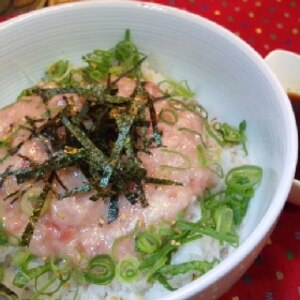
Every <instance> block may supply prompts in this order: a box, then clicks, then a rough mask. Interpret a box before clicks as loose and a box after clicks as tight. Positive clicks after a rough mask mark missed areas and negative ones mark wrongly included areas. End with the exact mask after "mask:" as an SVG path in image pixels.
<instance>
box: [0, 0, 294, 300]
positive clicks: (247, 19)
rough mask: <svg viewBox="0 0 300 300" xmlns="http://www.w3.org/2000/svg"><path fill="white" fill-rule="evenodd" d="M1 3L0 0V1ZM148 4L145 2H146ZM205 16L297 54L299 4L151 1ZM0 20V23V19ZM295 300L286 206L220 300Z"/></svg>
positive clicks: (285, 0) (258, 43)
mask: <svg viewBox="0 0 300 300" xmlns="http://www.w3.org/2000/svg"><path fill="white" fill-rule="evenodd" d="M0 1H1V0H0ZM147 2H150V1H147ZM151 2H155V3H161V4H165V5H170V6H175V7H178V8H181V9H185V10H188V11H191V12H193V13H196V14H199V15H201V16H204V17H207V18H208V19H211V20H213V21H215V22H217V23H219V24H221V25H223V26H224V27H226V28H228V29H229V30H231V31H232V32H234V33H235V34H237V35H238V36H240V37H241V38H242V39H243V40H245V41H246V42H247V43H249V44H250V45H251V46H252V47H253V48H254V49H256V51H257V52H259V53H260V54H261V55H262V56H265V55H266V54H268V53H269V52H270V51H272V50H274V49H277V48H281V49H286V50H290V51H294V52H296V53H298V54H300V0H264V1H263V0H154V1H151ZM3 20H4V18H2V19H1V16H0V21H3ZM260 299H266V300H297V299H300V207H296V206H292V205H290V204H287V205H286V206H285V208H284V210H283V213H282V215H281V217H280V219H279V222H278V224H277V226H276V228H275V230H274V232H273V234H272V236H271V238H270V239H269V241H268V243H267V245H266V246H265V247H264V249H263V250H262V252H261V253H260V255H259V256H258V258H257V259H256V261H255V263H254V264H253V265H252V266H251V267H250V268H249V270H247V271H246V273H245V275H244V276H243V277H242V278H241V279H240V280H239V281H238V283H237V284H235V286H233V287H232V288H231V290H230V291H228V292H227V293H226V294H225V295H224V296H223V297H222V298H221V300H260Z"/></svg>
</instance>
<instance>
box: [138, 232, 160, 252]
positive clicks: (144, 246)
mask: <svg viewBox="0 0 300 300" xmlns="http://www.w3.org/2000/svg"><path fill="white" fill-rule="evenodd" d="M160 245H161V241H160V239H159V237H158V236H155V235H154V234H152V233H150V232H149V231H141V232H139V233H138V234H137V235H136V237H135V250H136V251H137V252H140V253H147V254H150V253H153V252H155V251H156V250H157V249H159V247H160Z"/></svg>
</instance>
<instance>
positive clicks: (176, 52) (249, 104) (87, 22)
mask: <svg viewBox="0 0 300 300" xmlns="http://www.w3.org/2000/svg"><path fill="white" fill-rule="evenodd" d="M126 28H129V29H130V30H131V32H132V36H133V39H134V41H135V42H136V43H137V45H138V46H139V48H140V49H141V51H143V52H144V53H147V54H149V58H150V59H151V60H152V61H154V62H155V65H156V66H157V68H158V69H159V71H160V72H162V73H164V74H167V75H171V76H173V77H175V78H176V79H179V80H180V79H186V80H187V81H188V82H189V85H190V86H191V88H192V89H193V90H195V91H196V93H197V97H198V99H199V101H200V102H201V103H202V104H203V105H204V106H205V107H206V108H207V110H208V112H209V113H210V115H213V116H217V117H218V118H219V119H220V120H222V121H226V122H230V123H231V124H235V125H238V124H239V122H240V121H242V120H246V121H247V135H248V139H249V143H248V145H249V153H250V156H249V159H250V161H251V162H252V163H254V164H258V165H260V166H262V167H263V169H264V176H263V183H262V185H261V186H260V188H259V189H258V191H257V194H256V196H255V198H254V199H253V200H252V202H251V204H250V209H249V213H248V215H247V218H246V222H245V224H244V225H243V226H242V229H241V237H242V245H241V247H243V243H245V242H247V241H248V243H246V244H247V245H245V247H248V248H244V252H243V253H244V254H246V253H247V251H249V249H250V248H251V247H252V248H253V247H254V246H255V243H257V242H258V240H259V239H261V238H262V236H263V231H264V230H265V231H266V230H267V229H268V228H264V227H261V228H258V227H257V226H258V224H262V221H263V220H264V218H268V219H267V220H265V223H264V224H262V225H261V226H265V227H270V226H271V224H272V223H274V221H275V219H276V217H277V215H278V214H279V212H280V210H281V208H282V206H283V203H284V200H285V199H284V198H285V196H286V195H287V192H288V190H289V187H290V182H291V179H292V177H293V169H294V165H295V160H296V154H295V152H296V151H294V150H293V147H296V146H295V145H296V134H295V132H296V131H295V128H294V120H293V115H292V112H291V109H290V106H289V102H288V101H287V99H286V96H285V94H284V92H283V90H281V88H280V87H279V84H278V83H277V82H276V81H275V79H274V77H273V76H272V75H271V73H270V72H269V71H268V69H267V67H266V66H265V64H264V62H263V60H262V59H261V58H260V57H259V56H258V55H257V54H255V53H254V51H252V50H250V48H249V47H247V46H246V45H245V44H244V43H242V42H241V41H240V40H239V39H238V38H237V37H235V36H233V35H232V34H230V33H229V32H227V31H226V30H224V29H222V28H220V27H218V26H216V25H215V24H213V23H211V22H209V21H207V20H204V19H201V18H198V17H196V16H192V15H191V14H188V13H184V12H179V11H177V10H175V9H167V8H164V7H162V6H157V5H152V4H141V3H137V2H133V3H125V2H123V3H117V2H114V1H113V2H110V3H109V4H108V3H101V2H98V3H90V4H88V3H84V4H81V5H79V4H76V5H75V4H73V5H66V6H62V7H57V8H53V9H48V10H47V9H46V10H41V11H40V12H38V13H33V14H31V15H28V16H23V17H20V18H17V19H16V20H13V21H10V22H7V23H5V24H2V25H1V26H0V44H1V45H5V47H1V48H0V66H1V72H0V90H1V102H0V105H1V106H2V107H3V106H5V105H7V104H9V103H11V102H13V101H14V100H15V98H16V96H17V95H18V93H19V92H20V91H21V90H22V89H24V88H26V87H28V86H31V85H33V84H34V83H36V82H38V81H39V80H40V78H41V77H42V76H43V70H45V68H46V67H47V66H48V65H49V64H50V63H52V62H53V61H55V60H57V59H69V60H70V61H72V62H74V63H75V64H81V56H82V55H83V54H85V53H88V52H90V51H91V50H93V49H95V48H110V47H111V46H113V45H114V44H115V43H116V42H117V41H119V40H120V39H121V38H122V36H123V34H124V29H126ZM271 206H272V210H273V213H272V212H271V210H270V207H271ZM259 230H261V232H260V233H258V231H259ZM250 235H252V237H253V239H252V241H249V240H250V239H247V237H249V236H250ZM241 247H240V248H241ZM240 248H239V249H240ZM237 251H239V250H237ZM240 253H242V252H240ZM244 254H243V255H244ZM241 255H242V254H241ZM241 257H242V256H241ZM241 257H240V258H241ZM228 259H231V262H232V263H234V261H236V260H237V259H238V258H237V257H236V258H230V257H229V258H228ZM214 272H215V274H214V275H216V270H213V271H212V273H214ZM205 276H206V275H205ZM205 276H204V277H203V278H202V279H201V282H202V283H201V282H200V281H199V282H198V284H199V285H200V286H201V284H203V285H205V284H207V283H208V281H205ZM208 276H209V275H208ZM211 278H212V277H211Z"/></svg>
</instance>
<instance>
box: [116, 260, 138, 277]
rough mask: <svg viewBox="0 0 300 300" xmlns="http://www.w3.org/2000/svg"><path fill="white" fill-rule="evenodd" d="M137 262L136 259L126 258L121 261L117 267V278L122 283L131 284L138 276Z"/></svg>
mask: <svg viewBox="0 0 300 300" xmlns="http://www.w3.org/2000/svg"><path fill="white" fill-rule="evenodd" d="M138 266H139V261H138V259H137V258H135V257H132V258H127V259H123V260H121V261H120V262H119V263H118V265H117V269H116V270H117V276H118V278H119V279H120V280H121V281H123V282H131V281H133V280H134V279H136V278H137V277H138V275H139V270H138Z"/></svg>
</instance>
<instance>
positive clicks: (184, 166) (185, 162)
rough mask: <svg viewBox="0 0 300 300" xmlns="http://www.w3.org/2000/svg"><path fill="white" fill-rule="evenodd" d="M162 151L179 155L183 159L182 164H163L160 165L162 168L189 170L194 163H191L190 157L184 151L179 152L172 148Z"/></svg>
mask: <svg viewBox="0 0 300 300" xmlns="http://www.w3.org/2000/svg"><path fill="white" fill-rule="evenodd" d="M161 151H162V152H165V153H168V154H171V155H175V156H178V158H179V160H181V162H182V164H181V165H176V166H172V165H165V164H163V165H161V166H160V167H161V168H162V169H173V170H178V171H185V170H189V169H190V168H191V166H192V165H191V161H190V159H189V158H188V157H187V156H186V155H184V154H183V153H181V152H178V151H176V150H171V149H162V150H161Z"/></svg>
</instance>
